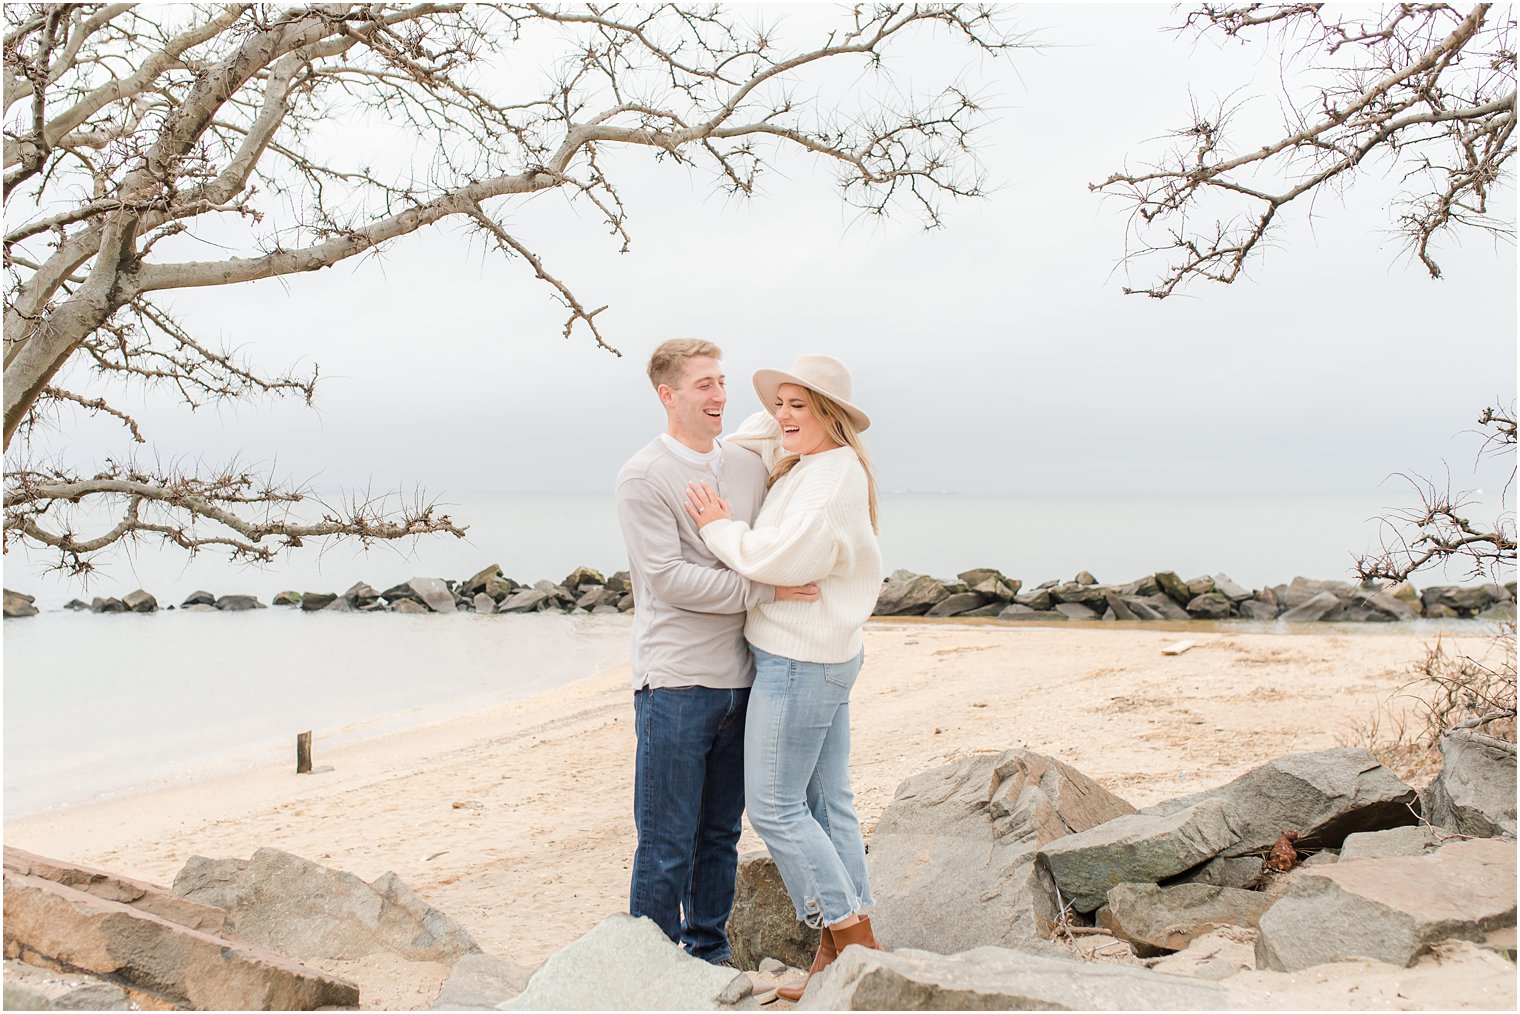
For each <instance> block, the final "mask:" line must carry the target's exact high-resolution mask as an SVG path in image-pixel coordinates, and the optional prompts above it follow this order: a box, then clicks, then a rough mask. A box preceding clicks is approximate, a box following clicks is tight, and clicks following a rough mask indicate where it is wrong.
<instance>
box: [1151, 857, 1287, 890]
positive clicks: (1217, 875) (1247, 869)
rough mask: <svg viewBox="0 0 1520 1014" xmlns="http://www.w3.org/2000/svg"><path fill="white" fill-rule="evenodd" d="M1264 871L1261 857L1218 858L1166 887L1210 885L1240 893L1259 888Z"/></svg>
mask: <svg viewBox="0 0 1520 1014" xmlns="http://www.w3.org/2000/svg"><path fill="white" fill-rule="evenodd" d="M1265 871H1266V862H1265V861H1264V860H1263V859H1262V857H1261V856H1237V857H1234V858H1224V857H1218V858H1214V859H1210V860H1209V861H1208V862H1206V863H1204V864H1203V865H1202V866H1199V867H1195V868H1194V869H1191V870H1188V871H1187V872H1186V873H1184V874H1182V875H1181V876H1179V877H1176V878H1175V879H1173V880H1169V881H1167V885H1166V886H1171V885H1173V884H1211V885H1213V886H1214V887H1236V888H1239V889H1240V890H1242V891H1254V890H1255V889H1256V888H1258V887H1260V886H1261V882H1262V876H1263V874H1264V872H1265Z"/></svg>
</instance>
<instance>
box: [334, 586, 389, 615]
mask: <svg viewBox="0 0 1520 1014" xmlns="http://www.w3.org/2000/svg"><path fill="white" fill-rule="evenodd" d="M338 597H339V598H341V599H344V600H346V601H347V602H348V604H349V605H351V606H353V607H354V608H355V609H362V608H363V607H365V606H367V605H370V604H371V603H374V602H378V601H380V593H379V592H377V591H375V589H373V588H371V587H370V586H369V585H367V584H365V583H364V582H363V581H356V582H355V583H354V584H353V586H352V587H350V588H349V589H348V591H346V592H344V593H343V594H342V595H340V596H338Z"/></svg>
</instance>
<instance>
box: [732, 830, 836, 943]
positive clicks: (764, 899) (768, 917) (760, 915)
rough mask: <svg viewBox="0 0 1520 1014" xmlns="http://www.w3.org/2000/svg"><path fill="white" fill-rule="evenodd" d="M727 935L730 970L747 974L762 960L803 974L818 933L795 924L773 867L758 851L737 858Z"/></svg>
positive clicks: (792, 909) (794, 912) (789, 902)
mask: <svg viewBox="0 0 1520 1014" xmlns="http://www.w3.org/2000/svg"><path fill="white" fill-rule="evenodd" d="M727 933H728V945H729V949H730V950H731V952H732V953H731V955H730V957H731V958H732V960H733V962H734V964H736V965H738V966H739V967H740V968H743V969H748V970H751V971H753V970H754V969H757V968H759V967H760V962H761V961H763V960H765V959H766V958H775V959H776V960H778V961H782V962H785V963H786V964H788V965H790V966H791V967H793V968H807V967H808V966H809V965H811V964H812V963H813V953H814V952H815V951H817V950H818V931H817V930H815V929H811V928H809V927H808V926H806V925H805V924H803V923H801V922H798V921H797V910H796V907H795V906H793V904H792V899H791V896H790V895H789V894H787V891H786V885H785V884H784V883H782V881H781V873H780V871H779V870H777V869H776V862H775V860H773V859H772V858H771V857H770V853H769V852H766V851H764V850H763V849H762V850H757V851H754V852H748V853H745V854H744V855H742V856H740V857H739V870H738V872H737V874H736V875H735V877H734V907H733V910H732V911H731V912H730V913H729V916H728V926H727Z"/></svg>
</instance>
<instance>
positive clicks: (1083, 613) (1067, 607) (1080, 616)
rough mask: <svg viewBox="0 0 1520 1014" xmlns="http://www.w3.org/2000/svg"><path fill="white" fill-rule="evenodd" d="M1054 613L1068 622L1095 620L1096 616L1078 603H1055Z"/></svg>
mask: <svg viewBox="0 0 1520 1014" xmlns="http://www.w3.org/2000/svg"><path fill="white" fill-rule="evenodd" d="M1054 611H1055V612H1057V613H1059V614H1060V615H1062V616H1064V617H1066V618H1067V619H1068V620H1096V619H1097V618H1098V614H1097V613H1096V612H1094V611H1093V610H1091V609H1089V608H1087V607H1086V606H1084V605H1083V604H1082V603H1080V602H1057V603H1056V606H1055V610H1054Z"/></svg>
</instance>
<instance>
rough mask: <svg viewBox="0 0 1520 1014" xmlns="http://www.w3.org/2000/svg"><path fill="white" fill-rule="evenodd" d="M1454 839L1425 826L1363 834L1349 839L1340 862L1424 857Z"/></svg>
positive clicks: (1413, 825)
mask: <svg viewBox="0 0 1520 1014" xmlns="http://www.w3.org/2000/svg"><path fill="white" fill-rule="evenodd" d="M1451 837H1452V836H1451V835H1449V834H1446V833H1444V832H1442V831H1438V830H1437V829H1435V828H1433V827H1429V826H1428V825H1425V824H1412V825H1410V826H1408V827H1390V828H1389V829H1388V830H1386V831H1362V832H1361V833H1359V834H1352V835H1347V836H1346V842H1345V844H1343V845H1342V846H1341V857H1340V861H1341V862H1343V863H1349V862H1355V861H1356V860H1358V859H1392V858H1394V857H1396V856H1423V855H1424V854H1425V853H1427V852H1434V851H1435V850H1436V849H1438V848H1440V847H1441V846H1442V845H1445V844H1446V843H1447V842H1448V841H1450V840H1451Z"/></svg>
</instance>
